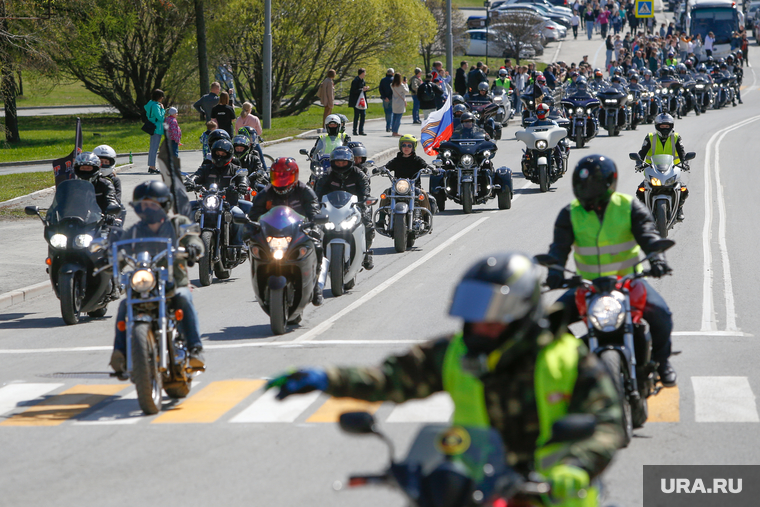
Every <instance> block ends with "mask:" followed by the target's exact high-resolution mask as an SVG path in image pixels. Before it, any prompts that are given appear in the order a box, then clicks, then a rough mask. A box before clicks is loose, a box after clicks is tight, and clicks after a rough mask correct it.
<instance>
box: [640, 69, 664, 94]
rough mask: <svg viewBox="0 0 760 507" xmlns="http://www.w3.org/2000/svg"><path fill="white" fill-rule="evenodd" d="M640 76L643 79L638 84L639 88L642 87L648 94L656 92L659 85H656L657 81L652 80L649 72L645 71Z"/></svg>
mask: <svg viewBox="0 0 760 507" xmlns="http://www.w3.org/2000/svg"><path fill="white" fill-rule="evenodd" d="M642 74H643V75H644V79H642V80H641V83H639V84H640V85H641V86H643V87H644V88H646V89H647V90H649V91H650V92H651V91H654V90H656V89H657V88H658V87H659V85H658V84H657V81H655V80H654V78H652V71H651V70H649V69H645V70H644V72H643V73H642Z"/></svg>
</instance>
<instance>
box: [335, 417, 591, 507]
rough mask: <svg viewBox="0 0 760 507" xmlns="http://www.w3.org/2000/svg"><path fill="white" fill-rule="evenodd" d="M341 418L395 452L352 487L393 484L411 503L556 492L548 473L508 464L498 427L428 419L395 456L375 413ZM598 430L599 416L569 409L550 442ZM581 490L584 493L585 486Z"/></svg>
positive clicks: (515, 501) (512, 501)
mask: <svg viewBox="0 0 760 507" xmlns="http://www.w3.org/2000/svg"><path fill="white" fill-rule="evenodd" d="M339 424H340V428H341V430H343V431H344V432H346V433H349V434H354V435H375V436H377V437H379V438H380V439H382V441H383V442H385V444H386V445H387V446H388V450H389V454H390V464H389V465H388V467H387V468H386V469H385V470H384V471H383V472H381V473H379V474H361V475H351V476H350V477H349V479H348V487H349V488H355V487H361V486H388V487H391V488H393V489H396V490H399V491H401V492H402V493H403V494H404V495H405V496H406V498H407V499H408V501H409V504H408V505H411V506H415V507H431V506H447V507H465V506H473V505H490V506H507V505H510V506H511V505H514V506H516V507H517V506H528V505H536V503H534V502H538V503H539V504H541V505H543V503H542V502H541V498H540V497H541V496H542V495H550V494H551V485H550V484H549V483H548V482H546V480H545V478H544V477H543V476H541V475H540V474H538V473H535V472H531V473H530V474H529V475H528V477H525V476H524V475H523V474H521V473H519V472H517V471H516V470H515V469H514V468H513V467H511V466H510V465H508V464H507V460H506V459H504V458H505V456H506V455H507V452H506V449H505V446H504V442H503V440H502V438H501V435H500V434H499V432H498V431H497V430H496V429H494V428H477V427H471V426H448V425H443V424H429V425H425V426H423V427H422V428H421V429H420V430H419V432H418V433H417V436H416V437H415V439H414V441H413V442H412V445H411V447H410V448H409V452H408V453H407V456H406V458H404V459H403V460H401V461H396V459H395V457H394V454H395V453H394V448H393V444H392V441H391V440H390V438H388V436H387V435H385V434H384V433H383V432H381V431H380V430H379V429H378V428H377V424H376V423H375V418H374V417H373V416H372V415H371V414H369V413H367V412H347V413H344V414H341V416H340V419H339ZM595 430H596V419H595V418H594V416H592V415H587V414H571V415H567V416H565V417H564V418H562V419H560V420H559V421H557V422H555V423H554V425H553V426H552V436H551V442H553V443H558V444H559V443H562V444H565V445H567V446H570V445H571V444H572V443H573V442H577V441H580V440H585V439H587V438H590V437H591V436H592V435H593V434H594V431H595ZM561 447H562V446H560V448H561ZM557 455H558V456H561V455H562V453H561V452H558V453H557ZM552 464H553V463H551V462H550V463H548V465H549V466H551V465H552ZM335 487H336V489H342V488H343V484H342V483H340V482H338V483H336V485H335ZM578 495H579V498H580V497H585V496H586V491H581V492H579V494H578Z"/></svg>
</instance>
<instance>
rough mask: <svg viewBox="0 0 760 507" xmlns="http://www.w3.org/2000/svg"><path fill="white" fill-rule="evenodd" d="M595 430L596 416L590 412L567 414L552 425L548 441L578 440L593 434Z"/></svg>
mask: <svg viewBox="0 0 760 507" xmlns="http://www.w3.org/2000/svg"><path fill="white" fill-rule="evenodd" d="M594 431H596V416H594V415H592V414H569V415H566V416H565V417H563V418H562V419H560V420H559V421H557V422H555V423H554V425H553V426H552V438H551V440H550V441H549V442H550V443H557V442H578V441H581V440H586V439H587V438H591V436H593V434H594Z"/></svg>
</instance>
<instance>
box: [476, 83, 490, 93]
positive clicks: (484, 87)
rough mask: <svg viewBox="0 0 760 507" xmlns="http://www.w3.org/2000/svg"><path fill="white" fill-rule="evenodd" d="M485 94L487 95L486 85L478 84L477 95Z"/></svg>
mask: <svg viewBox="0 0 760 507" xmlns="http://www.w3.org/2000/svg"><path fill="white" fill-rule="evenodd" d="M483 91H484V92H486V93H488V83H486V82H485V81H483V82H482V83H478V93H480V92H483Z"/></svg>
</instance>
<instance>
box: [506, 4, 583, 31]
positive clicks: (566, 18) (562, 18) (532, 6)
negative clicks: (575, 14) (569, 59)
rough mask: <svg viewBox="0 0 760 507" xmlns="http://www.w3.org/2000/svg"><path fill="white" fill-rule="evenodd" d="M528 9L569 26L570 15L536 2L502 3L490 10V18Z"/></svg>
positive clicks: (566, 26)
mask: <svg viewBox="0 0 760 507" xmlns="http://www.w3.org/2000/svg"><path fill="white" fill-rule="evenodd" d="M515 9H517V10H530V11H532V12H533V13H535V14H536V15H537V16H540V17H542V18H546V19H550V20H552V21H554V22H555V23H559V24H560V25H562V26H564V27H565V28H570V16H565V15H564V14H557V13H556V12H550V11H549V10H548V9H546V8H545V7H544V6H542V5H536V4H509V5H502V6H501V7H499V8H498V9H496V10H494V11H491V20H494V19H499V18H503V17H504V16H509V15H510V13H511V12H514V10H515Z"/></svg>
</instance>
